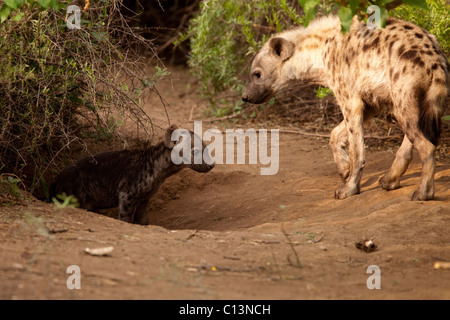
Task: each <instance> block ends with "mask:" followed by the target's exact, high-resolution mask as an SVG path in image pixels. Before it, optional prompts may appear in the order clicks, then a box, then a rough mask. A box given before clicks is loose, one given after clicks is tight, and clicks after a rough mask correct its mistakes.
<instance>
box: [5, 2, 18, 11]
mask: <svg viewBox="0 0 450 320" xmlns="http://www.w3.org/2000/svg"><path fill="white" fill-rule="evenodd" d="M5 3H6V5H7V6H8V7H10V8H11V9H13V10H17V2H16V0H5Z"/></svg>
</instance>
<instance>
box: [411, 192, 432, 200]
mask: <svg viewBox="0 0 450 320" xmlns="http://www.w3.org/2000/svg"><path fill="white" fill-rule="evenodd" d="M433 199H434V190H430V191H428V192H420V190H417V191H416V192H414V193H413V195H412V197H411V200H412V201H428V200H433Z"/></svg>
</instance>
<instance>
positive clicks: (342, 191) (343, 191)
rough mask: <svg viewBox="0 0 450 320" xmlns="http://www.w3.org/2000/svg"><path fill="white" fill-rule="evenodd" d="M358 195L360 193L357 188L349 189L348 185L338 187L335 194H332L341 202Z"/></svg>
mask: <svg viewBox="0 0 450 320" xmlns="http://www.w3.org/2000/svg"><path fill="white" fill-rule="evenodd" d="M359 193H360V191H359V188H358V187H356V186H354V187H351V186H348V185H344V186H343V187H340V188H338V189H337V190H336V192H335V193H334V197H335V198H336V199H339V200H342V199H345V198H348V197H351V196H353V195H355V194H359Z"/></svg>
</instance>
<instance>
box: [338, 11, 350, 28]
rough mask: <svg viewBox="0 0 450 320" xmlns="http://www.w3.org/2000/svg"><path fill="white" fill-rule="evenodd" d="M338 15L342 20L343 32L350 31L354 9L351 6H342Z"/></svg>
mask: <svg viewBox="0 0 450 320" xmlns="http://www.w3.org/2000/svg"><path fill="white" fill-rule="evenodd" d="M338 17H339V19H340V20H341V27H342V32H343V33H346V32H349V31H350V26H351V25H352V18H353V15H352V10H351V9H350V8H345V7H341V8H340V9H339V11H338Z"/></svg>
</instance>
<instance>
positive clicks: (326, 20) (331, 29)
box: [278, 16, 342, 86]
mask: <svg viewBox="0 0 450 320" xmlns="http://www.w3.org/2000/svg"><path fill="white" fill-rule="evenodd" d="M278 36H281V37H283V38H285V39H286V40H289V41H291V42H292V43H293V44H294V45H295V51H294V54H293V56H292V57H291V58H290V59H289V60H288V61H286V62H285V65H284V68H283V72H284V73H285V75H286V77H287V78H288V79H290V80H300V81H306V82H315V83H318V84H322V85H325V86H326V85H327V79H326V76H325V74H324V72H323V68H324V54H325V50H326V47H327V45H328V43H329V41H330V40H329V39H333V38H337V37H342V33H341V24H340V21H339V18H338V17H336V16H327V17H323V18H319V19H317V20H314V21H313V22H311V24H310V25H309V26H308V27H307V28H295V29H292V30H288V31H285V32H282V33H281V34H279V35H278Z"/></svg>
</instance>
